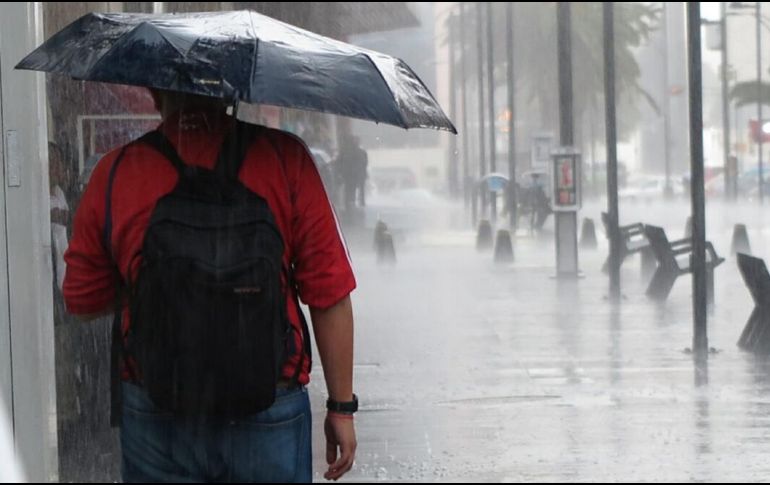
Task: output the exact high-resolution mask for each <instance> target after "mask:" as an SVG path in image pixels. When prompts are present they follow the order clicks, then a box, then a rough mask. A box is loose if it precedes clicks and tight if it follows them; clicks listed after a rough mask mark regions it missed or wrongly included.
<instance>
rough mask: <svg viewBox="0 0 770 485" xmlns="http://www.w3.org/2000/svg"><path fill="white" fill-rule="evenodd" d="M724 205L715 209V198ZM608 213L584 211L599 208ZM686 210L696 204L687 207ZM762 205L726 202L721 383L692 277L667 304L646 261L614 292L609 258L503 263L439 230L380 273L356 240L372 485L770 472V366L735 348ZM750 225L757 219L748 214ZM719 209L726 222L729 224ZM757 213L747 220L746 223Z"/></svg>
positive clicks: (319, 396)
mask: <svg viewBox="0 0 770 485" xmlns="http://www.w3.org/2000/svg"><path fill="white" fill-rule="evenodd" d="M710 210H711V209H710ZM598 211H599V209H598V207H594V208H587V209H586V210H585V211H583V214H581V215H588V216H591V217H595V218H596V221H597V226H599V225H600V224H599V223H598V220H599V219H598V216H599V212H598ZM672 212H673V213H674V214H679V215H672ZM635 216H636V217H640V218H641V217H644V218H645V219H646V220H644V222H649V223H656V224H661V225H664V226H666V227H667V229H668V230H669V232H670V236H671V238H672V239H674V238H679V237H681V236H682V234H681V233H682V232H683V231H684V221H685V219H686V210H685V208H681V210H678V211H672V209H671V207H668V206H666V205H662V204H661V205H660V206H658V207H656V208H653V209H651V208H649V207H646V206H645V207H642V206H639V207H630V208H626V210H625V211H624V213H623V219H622V222H623V223H626V222H637V221H636V220H633V218H634V217H635ZM764 217H765V215H764V214H762V213H761V211H751V210H749V211H743V212H740V211H735V210H734V209H730V208H724V209H723V210H712V212H711V213H710V221H709V222H710V225H709V228H710V229H709V237H710V238H711V239H713V240H714V241H715V244H716V247H717V251H718V252H719V253H720V255H722V256H726V257H728V260H727V262H726V263H725V264H723V265H722V266H721V267H720V268H719V269H718V270H717V273H716V295H717V296H716V304H715V306H714V308H713V310H712V312H711V314H710V321H709V325H710V328H709V335H710V342H709V344H710V346H711V347H713V348H714V351H715V352H714V353H713V354H712V355H711V356H710V359H709V363H708V368H707V369H706V370H707V381H708V382H707V383H704V384H702V385H697V383H696V372H695V364H694V362H693V356H692V355H691V354H690V353H689V352H688V348H689V347H691V341H692V317H691V280H690V278H689V277H684V276H683V277H681V278H680V279H679V280H678V281H677V283H676V285H675V286H674V290H673V291H672V293H671V297H670V298H669V300H668V301H667V302H666V303H665V304H655V303H653V302H651V301H649V300H648V299H647V298H646V297H645V295H644V290H645V288H646V284H647V281H646V280H643V279H642V277H641V275H640V270H639V269H640V268H639V266H640V265H639V261H638V258H632V259H630V260H629V261H627V262H626V264H625V266H624V269H623V283H624V287H623V293H624V295H625V296H624V301H623V302H622V304H621V305H619V306H613V305H611V304H610V303H609V302H608V301H607V299H606V294H607V284H608V280H607V277H606V276H605V275H603V274H602V273H601V272H600V270H599V268H600V267H601V263H602V262H603V259H604V258H605V256H606V254H607V249H606V241H605V240H604V237H603V234H602V233H599V234H598V236H599V239H600V244H601V246H600V249H598V250H595V251H583V252H582V253H581V268H582V269H583V271H584V273H585V277H584V278H582V279H581V280H579V281H572V282H564V281H559V280H556V279H554V278H553V277H552V276H553V275H554V266H553V265H554V249H553V245H552V243H551V242H550V240H549V239H548V238H547V237H544V238H538V237H530V236H526V235H524V233H523V232H522V233H521V235H520V236H519V237H517V239H516V245H515V252H516V262H515V263H514V264H511V265H506V266H495V265H494V264H493V263H492V261H491V260H492V257H491V254H488V253H485V254H479V253H477V252H476V250H475V248H474V234H473V233H472V232H470V231H463V230H457V229H455V230H449V231H427V232H426V233H423V234H421V235H408V236H406V237H404V238H401V239H400V240H397V244H398V257H399V261H398V264H397V265H396V266H395V267H394V268H381V267H378V266H377V264H376V261H375V256H374V254H373V251H372V249H371V243H370V241H369V240H367V239H366V238H362V241H360V242H359V243H358V244H353V245H352V248H351V252H352V256H353V259H354V262H355V266H356V270H357V274H358V280H359V289H358V291H357V292H356V293H355V296H354V305H355V308H356V324H357V329H356V332H357V340H356V345H357V347H356V364H357V367H356V391H357V393H358V394H359V396H360V398H361V402H362V410H361V412H360V414H359V416H358V418H357V425H358V438H359V452H358V460H357V465H356V467H355V469H354V470H353V471H352V472H351V474H350V475H349V477H348V478H349V479H350V480H351V481H352V480H355V481H378V480H383V481H384V480H387V481H416V480H419V481H436V480H440V481H522V480H526V481H758V480H763V479H765V478H766V477H767V476H768V472H770V463H767V460H765V456H766V451H767V450H768V445H770V378H768V372H769V371H770V364H766V363H764V362H762V361H760V360H757V359H756V358H754V357H753V356H751V355H749V354H746V353H744V352H742V351H740V350H739V349H738V348H737V346H736V342H737V340H738V337H739V335H740V332H741V331H742V329H743V326H744V325H745V322H746V320H747V319H748V317H749V314H750V313H751V310H752V308H753V304H752V302H751V298H750V296H749V294H748V292H747V291H746V289H745V287H744V284H743V282H742V280H741V278H740V274H739V273H738V269H737V266H736V263H735V258H734V257H730V255H729V240H730V230H731V228H732V225H731V224H732V223H733V222H745V223H747V224H749V233H750V236H751V237H752V241H751V242H752V244H753V245H754V247H755V252H757V253H758V254H759V255H760V256H763V257H766V256H767V255H766V254H763V251H762V250H763V248H764V247H765V244H764V242H765V241H766V240H768V236H769V235H768V234H766V233H765V232H762V231H753V230H752V228H756V227H760V224H762V223H763V221H764ZM736 218H742V220H741V221H737V220H736V221H733V219H736ZM712 219H713V220H712ZM747 219H748V220H747ZM314 376H315V381H314V383H313V384H312V391H313V395H314V409H315V410H316V414H315V418H316V422H315V423H314V426H315V436H314V446H315V457H316V463H315V470H316V479H320V478H321V475H322V473H321V470H323V469H324V468H325V464H324V463H323V452H322V451H323V438H322V436H323V434H322V428H321V425H322V423H321V422H320V420H321V419H322V417H323V413H322V411H321V410H322V408H323V399H324V398H325V395H326V393H325V390H324V388H323V380H322V379H321V376H322V372H321V368H320V364H318V363H317V364H316V365H315V367H314Z"/></svg>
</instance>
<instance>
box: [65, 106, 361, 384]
mask: <svg viewBox="0 0 770 485" xmlns="http://www.w3.org/2000/svg"><path fill="white" fill-rule="evenodd" d="M230 126H232V120H231V119H230V118H222V117H220V116H216V115H203V114H185V115H183V116H175V117H171V118H170V119H169V120H167V121H165V122H164V123H163V124H162V125H161V126H160V128H159V129H160V131H161V132H162V133H163V134H164V135H166V137H167V138H168V139H169V141H170V142H171V143H172V144H173V145H174V147H175V148H176V149H177V152H178V153H179V155H180V157H181V158H182V159H183V160H184V161H185V163H187V164H189V165H196V166H200V167H205V168H209V169H211V168H213V166H214V163H215V161H216V157H217V155H218V153H219V149H220V146H221V144H222V142H223V140H224V136H225V133H226V132H227V130H228V128H229V127H230ZM270 131H271V132H270V133H269V135H270V136H271V139H272V141H271V139H268V138H267V137H265V136H264V135H262V136H258V137H257V139H256V140H255V142H254V143H253V145H252V146H251V148H250V149H249V150H248V153H247V155H246V158H245V160H244V162H243V166H242V167H241V171H240V174H239V178H240V180H241V182H242V183H243V184H244V185H245V186H246V187H248V188H249V189H250V190H252V191H253V192H255V193H256V194H258V195H260V196H261V197H263V198H264V199H265V200H266V201H267V204H268V205H269V206H270V209H271V210H272V212H273V215H274V216H275V220H276V224H277V226H278V229H279V230H280V232H281V235H282V236H283V240H284V245H285V249H284V254H283V259H284V263H285V264H287V265H288V264H289V263H293V264H294V267H295V273H294V277H295V280H296V283H297V287H298V290H299V295H294V294H293V293H294V292H293V291H291V290H289V293H288V294H287V295H288V297H287V312H288V316H289V320H290V321H291V324H292V327H293V329H294V333H293V337H294V340H295V344H296V345H295V346H294V348H295V349H301V348H303V347H304V345H303V343H302V342H303V338H302V325H301V323H300V319H299V315H298V314H297V308H296V304H295V298H296V297H297V296H299V298H300V299H301V300H302V302H304V303H305V304H307V305H308V306H311V307H315V308H322V309H323V308H328V307H331V306H333V305H334V304H336V303H337V302H339V301H340V300H342V299H343V298H344V297H346V296H347V295H349V294H350V292H351V291H353V289H354V288H355V287H356V282H355V278H354V276H353V271H352V269H351V265H350V259H349V256H348V252H347V248H346V247H345V244H344V241H343V238H342V235H341V233H340V229H339V225H338V223H337V219H336V216H335V214H334V211H333V209H332V207H331V204H330V202H329V199H328V197H327V195H326V191H325V190H324V187H323V184H322V183H321V178H320V176H319V174H318V171H317V169H316V167H315V164H314V163H313V160H312V158H311V156H310V155H309V153H308V150H307V148H306V147H305V145H304V144H303V143H302V142H301V141H300V140H299V139H297V138H295V137H293V136H291V135H289V134H287V133H284V132H281V131H277V130H270ZM273 143H275V145H276V146H274V145H273ZM119 151H120V150H119V149H116V150H113V151H112V152H110V153H108V154H107V155H106V156H105V157H104V158H103V159H102V160H100V161H99V163H98V164H97V166H96V168H95V169H94V171H93V174H92V175H91V179H90V181H89V183H88V187H87V188H86V190H85V193H84V194H83V198H82V199H81V201H80V205H79V207H78V209H77V213H76V214H75V221H74V229H73V235H72V240H71V242H70V245H69V249H68V250H67V253H66V254H65V256H64V258H65V261H66V263H67V274H66V277H65V281H64V298H65V301H66V305H67V309H68V310H69V311H70V312H71V313H74V314H78V315H89V314H98V313H103V312H105V311H108V310H110V309H111V308H112V307H113V306H114V302H115V286H114V285H115V273H114V267H115V265H114V263H113V260H112V257H111V256H110V255H109V254H108V253H107V252H106V251H105V248H104V244H103V241H102V239H103V231H104V224H105V201H106V191H107V183H108V178H109V173H110V169H111V167H112V164H113V163H114V162H115V159H116V158H117V155H118V153H119ZM279 153H280V156H279ZM177 179H178V175H177V172H176V170H175V169H174V167H173V166H172V165H171V162H169V161H167V160H166V159H165V158H163V157H162V156H161V155H160V154H159V153H158V152H156V151H155V150H154V149H153V148H151V147H149V146H146V145H143V144H134V145H131V146H130V147H129V148H127V149H126V152H125V155H124V158H123V161H122V162H121V163H120V165H119V166H118V169H117V171H116V176H115V181H114V185H113V192H112V220H113V229H112V252H113V255H114V258H115V263H117V267H118V269H119V271H120V273H121V275H122V276H123V278H124V279H126V277H127V275H128V274H129V273H128V272H129V264H132V265H133V266H134V270H135V269H136V267H138V263H139V262H140V261H139V260H140V258H136V259H134V258H133V256H134V255H135V254H137V253H138V252H139V251H140V249H141V246H142V243H143V241H144V234H145V231H146V229H147V225H148V223H149V220H150V216H151V215H152V212H153V209H154V208H155V205H156V203H157V201H158V199H160V198H161V197H163V196H164V195H166V194H168V193H169V192H171V191H172V190H173V188H174V186H175V185H176V183H177ZM132 259H134V261H133V263H131V261H132ZM127 313H128V312H126V311H124V319H123V331H124V334H125V332H126V331H127V330H128V328H129V325H130V322H129V320H128V318H127ZM300 355H301V354H300V353H299V352H297V353H296V355H294V356H292V357H290V358H289V360H288V361H287V364H286V366H285V367H284V369H283V375H284V377H286V378H291V377H293V376H294V373H295V370H296V368H297V365H298V364H299V360H300ZM303 367H304V369H303V370H302V373H301V375H300V383H302V384H307V383H308V382H309V380H310V377H309V373H310V365H309V361H308V359H305V364H304V366H303Z"/></svg>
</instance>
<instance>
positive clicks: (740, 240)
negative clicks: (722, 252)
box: [730, 224, 751, 255]
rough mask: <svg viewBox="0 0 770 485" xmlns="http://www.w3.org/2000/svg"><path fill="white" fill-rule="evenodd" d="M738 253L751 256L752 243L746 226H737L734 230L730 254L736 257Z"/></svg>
mask: <svg viewBox="0 0 770 485" xmlns="http://www.w3.org/2000/svg"><path fill="white" fill-rule="evenodd" d="M737 253H743V254H749V255H750V254H751V243H749V233H748V231H747V230H746V225H745V224H736V225H735V227H734V228H733V240H732V243H731V244H730V254H732V255H736V254H737Z"/></svg>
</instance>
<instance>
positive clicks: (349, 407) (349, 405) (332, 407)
mask: <svg viewBox="0 0 770 485" xmlns="http://www.w3.org/2000/svg"><path fill="white" fill-rule="evenodd" d="M326 409H327V411H330V412H333V413H341V414H354V413H356V412H357V411H358V396H356V395H355V394H353V400H352V401H350V402H337V401H335V400H333V399H331V398H329V399H327V400H326Z"/></svg>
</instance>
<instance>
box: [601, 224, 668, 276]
mask: <svg viewBox="0 0 770 485" xmlns="http://www.w3.org/2000/svg"><path fill="white" fill-rule="evenodd" d="M602 224H603V225H604V232H605V233H606V234H607V238H608V239H611V237H612V232H611V230H610V216H609V215H608V214H607V213H606V212H602ZM618 231H619V232H620V240H621V244H620V255H619V256H618V264H619V265H621V266H622V265H623V262H624V261H625V260H626V258H628V257H629V256H631V255H634V254H636V253H640V254H641V257H642V275H643V276H646V275H649V274H650V273H652V271H654V270H655V264H656V263H655V255H654V254H653V252H652V248H651V247H650V243H649V241H647V236H646V235H645V233H644V224H642V223H637V224H630V225H627V226H619V227H618ZM609 268H610V257H609V256H607V260H606V261H605V262H604V266H602V271H604V272H605V273H606V272H608V271H609Z"/></svg>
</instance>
